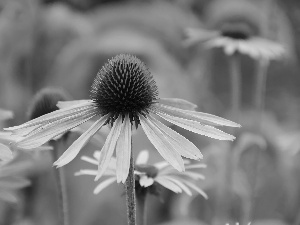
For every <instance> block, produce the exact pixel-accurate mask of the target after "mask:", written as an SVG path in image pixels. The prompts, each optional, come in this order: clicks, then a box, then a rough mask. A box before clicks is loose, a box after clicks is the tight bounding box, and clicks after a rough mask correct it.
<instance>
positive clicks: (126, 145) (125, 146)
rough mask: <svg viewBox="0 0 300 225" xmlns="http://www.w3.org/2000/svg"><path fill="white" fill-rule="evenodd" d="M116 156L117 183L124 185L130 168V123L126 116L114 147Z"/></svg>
mask: <svg viewBox="0 0 300 225" xmlns="http://www.w3.org/2000/svg"><path fill="white" fill-rule="evenodd" d="M116 156H117V182H118V183H120V182H121V181H122V183H125V181H126V179H127V176H128V172H129V166H130V156H131V123H130V120H129V116H128V115H126V116H125V118H124V121H123V127H122V130H121V134H120V136H119V139H118V142H117V146H116Z"/></svg>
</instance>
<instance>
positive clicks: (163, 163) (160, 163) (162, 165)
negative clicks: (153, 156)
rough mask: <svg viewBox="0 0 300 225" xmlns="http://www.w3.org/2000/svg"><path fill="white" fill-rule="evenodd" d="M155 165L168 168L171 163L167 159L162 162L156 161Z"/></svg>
mask: <svg viewBox="0 0 300 225" xmlns="http://www.w3.org/2000/svg"><path fill="white" fill-rule="evenodd" d="M154 166H155V167H156V168H157V169H159V170H162V169H164V168H166V167H167V166H170V164H169V163H168V162H166V161H162V162H158V163H155V164H154Z"/></svg>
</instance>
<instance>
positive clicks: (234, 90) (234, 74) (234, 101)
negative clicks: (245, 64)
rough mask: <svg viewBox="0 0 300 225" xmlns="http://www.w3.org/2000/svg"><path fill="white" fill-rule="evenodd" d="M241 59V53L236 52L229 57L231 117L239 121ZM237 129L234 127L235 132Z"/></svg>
mask: <svg viewBox="0 0 300 225" xmlns="http://www.w3.org/2000/svg"><path fill="white" fill-rule="evenodd" d="M240 61H241V59H240V55H238V54H237V53H234V54H233V55H232V56H231V57H229V69H230V71H229V72H230V81H231V113H232V115H231V118H233V120H234V121H235V122H239V119H240V118H239V116H240V102H241V62H240ZM235 130H236V129H233V132H234V131H235Z"/></svg>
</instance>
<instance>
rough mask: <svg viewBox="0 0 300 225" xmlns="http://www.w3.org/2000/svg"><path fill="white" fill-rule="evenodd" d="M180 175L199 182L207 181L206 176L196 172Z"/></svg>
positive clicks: (186, 172)
mask: <svg viewBox="0 0 300 225" xmlns="http://www.w3.org/2000/svg"><path fill="white" fill-rule="evenodd" d="M180 175H183V176H187V177H190V178H192V179H194V180H198V179H200V180H204V179H205V176H204V175H203V174H200V173H196V172H191V171H185V172H184V173H182V174H180Z"/></svg>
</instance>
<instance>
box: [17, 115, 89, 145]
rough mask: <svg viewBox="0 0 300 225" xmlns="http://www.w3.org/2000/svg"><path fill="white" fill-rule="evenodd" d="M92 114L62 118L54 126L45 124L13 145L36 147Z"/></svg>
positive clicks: (87, 118)
mask: <svg viewBox="0 0 300 225" xmlns="http://www.w3.org/2000/svg"><path fill="white" fill-rule="evenodd" d="M94 116H95V115H94V114H88V115H83V116H82V117H81V118H76V119H68V120H64V122H62V123H56V126H55V128H54V127H53V125H49V126H47V125H45V127H46V128H45V129H42V130H41V131H40V132H38V133H35V134H33V135H30V136H28V137H25V138H24V139H22V140H21V141H18V142H17V143H16V144H15V145H16V146H17V147H19V148H24V149H32V148H37V147H39V146H41V145H43V144H45V143H46V142H48V141H49V140H51V139H53V138H54V137H56V136H57V135H60V134H63V133H65V132H67V131H68V130H70V129H72V128H74V127H76V126H79V125H80V124H82V123H85V122H86V121H88V120H90V119H91V118H93V117H94Z"/></svg>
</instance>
